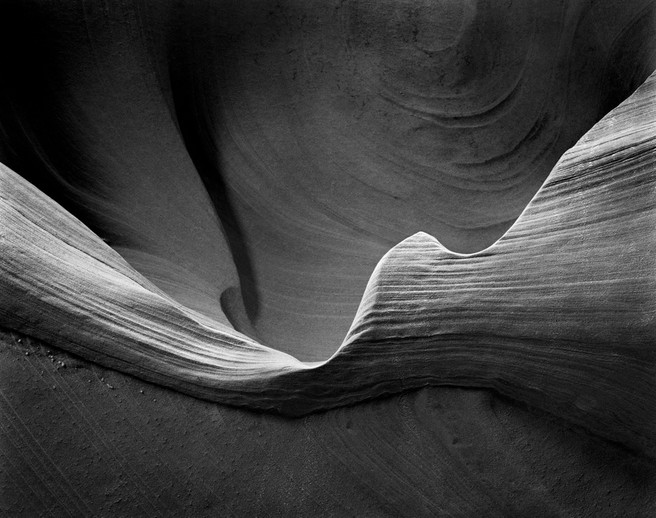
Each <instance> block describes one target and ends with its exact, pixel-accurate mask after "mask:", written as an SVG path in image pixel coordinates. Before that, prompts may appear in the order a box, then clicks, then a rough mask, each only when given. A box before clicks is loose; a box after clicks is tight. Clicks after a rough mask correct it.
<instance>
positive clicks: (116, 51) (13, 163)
mask: <svg viewBox="0 0 656 518" xmlns="http://www.w3.org/2000/svg"><path fill="white" fill-rule="evenodd" d="M655 21H656V8H655V6H654V2H653V0H625V1H623V2H621V3H618V2H617V1H616V0H595V1H594V2H590V1H589V0H567V1H557V2H544V1H541V0H526V1H524V2H497V1H490V0H445V1H434V0H412V1H410V0H349V1H344V0H249V2H248V3H247V5H246V4H245V2H244V1H243V0H195V1H194V2H184V1H181V0H158V1H156V2H154V1H148V2H144V1H142V0H123V1H120V2H103V1H93V0H91V1H90V0H49V1H47V2H46V1H43V0H3V1H2V2H0V44H1V45H3V48H6V49H12V52H5V53H3V54H2V55H1V56H0V67H1V69H2V71H3V73H2V75H1V76H0V135H1V137H0V161H1V162H3V163H5V164H6V165H7V166H8V167H10V168H11V169H13V170H14V171H17V172H18V173H19V174H21V175H22V176H23V177H24V178H26V179H27V180H28V181H30V182H32V183H33V184H34V185H35V186H37V187H38V188H39V189H40V190H42V191H43V192H44V193H46V194H47V195H48V196H50V197H51V198H53V199H54V200H55V201H57V202H58V203H60V204H62V206H63V207H65V208H66V209H67V210H68V211H70V212H71V213H72V214H73V215H75V216H76V217H78V218H79V219H80V220H81V221H83V222H84V223H85V224H86V225H88V226H89V228H90V229H91V230H93V232H95V233H96V234H97V235H98V236H100V237H102V238H103V239H104V240H106V241H107V243H108V244H109V245H110V246H111V247H112V248H114V249H115V250H116V251H118V252H119V254H121V256H122V257H124V258H125V259H126V260H127V261H128V262H129V263H130V264H131V265H132V266H133V267H134V268H135V269H136V270H137V271H138V272H139V273H141V274H142V275H144V277H146V278H147V279H148V280H150V281H152V282H153V283H154V284H155V285H156V286H158V287H159V288H160V289H162V290H164V291H165V292H166V293H167V294H169V295H170V296H171V297H172V298H174V299H175V300H177V301H178V302H180V303H181V304H183V305H185V306H186V307H189V308H191V309H194V310H195V311H198V312H201V313H204V314H205V315H207V316H209V317H210V318H212V319H214V320H216V319H219V320H221V321H222V322H223V323H225V324H231V325H233V326H234V327H235V328H236V329H238V330H239V331H241V332H243V333H244V334H247V335H248V336H250V337H252V338H255V339H257V340H260V341H263V342H265V343H267V344H269V345H270V346H272V347H275V348H276V349H279V350H282V351H284V352H287V353H289V354H292V355H294V356H295V357H297V358H299V359H301V360H304V361H323V360H326V359H327V358H328V357H330V355H332V354H333V353H334V351H335V350H336V349H337V347H338V346H339V344H340V343H341V340H342V339H343V337H344V336H345V334H346V332H347V331H348V329H349V327H350V325H351V320H352V315H353V314H354V313H355V312H356V310H357V308H358V304H359V301H360V299H361V297H362V293H363V291H364V288H365V286H366V284H367V282H368V280H369V276H370V274H371V271H372V270H373V269H374V268H375V266H376V264H377V262H378V260H379V259H380V257H382V256H383V255H384V254H385V253H386V252H387V251H388V250H389V249H390V248H391V247H392V246H394V245H395V244H397V243H398V242H400V241H401V240H403V239H404V238H406V237H407V236H409V235H411V234H413V233H415V232H416V231H417V230H423V231H425V232H427V233H429V234H431V235H433V236H436V237H438V238H439V240H440V241H441V242H442V243H443V244H444V245H445V246H446V247H447V248H449V249H451V250H454V251H457V252H463V253H471V252H474V251H478V250H481V249H483V248H485V247H487V246H489V245H491V244H492V243H494V242H495V241H496V240H497V239H498V238H499V237H500V236H501V235H502V234H503V233H504V232H505V231H506V230H507V229H508V228H509V227H510V225H511V224H512V223H513V221H515V219H516V218H517V216H519V214H520V213H521V211H522V210H523V209H524V207H526V205H527V204H528V203H529V202H530V200H531V199H532V198H533V197H534V195H535V194H536V192H537V190H538V189H539V188H540V186H541V185H542V184H543V182H544V181H545V179H546V178H547V176H548V174H549V173H550V171H551V170H552V169H553V167H554V165H555V164H556V162H557V160H558V159H559V158H560V157H561V156H562V155H563V153H564V152H565V151H566V150H567V149H569V148H571V147H572V146H573V145H574V144H575V143H576V142H577V141H578V140H579V139H580V138H581V137H582V136H583V134H584V133H585V132H586V131H587V130H589V129H590V128H591V127H592V126H593V125H594V124H595V123H596V122H597V121H598V120H599V119H600V118H601V117H602V116H603V115H605V114H606V113H608V112H609V111H610V110H611V109H613V108H614V107H615V106H617V105H618V104H619V103H620V102H621V101H622V100H624V99H626V98H627V97H628V96H629V95H630V94H631V92H633V91H634V90H635V89H636V88H637V87H638V86H639V85H640V84H642V83H643V82H644V81H645V79H646V78H647V77H648V75H649V74H650V73H651V72H652V70H653V69H654V68H656V45H655V44H654V43H655V42H656V23H655Z"/></svg>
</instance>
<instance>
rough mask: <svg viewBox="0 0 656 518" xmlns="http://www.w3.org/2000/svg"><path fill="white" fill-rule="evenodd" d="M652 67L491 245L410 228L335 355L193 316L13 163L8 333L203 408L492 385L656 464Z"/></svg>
mask: <svg viewBox="0 0 656 518" xmlns="http://www.w3.org/2000/svg"><path fill="white" fill-rule="evenodd" d="M655 96H656V74H654V75H652V76H650V78H649V79H648V80H647V81H646V83H645V84H644V85H643V86H641V87H640V88H639V89H638V90H637V91H636V92H635V93H634V94H633V95H632V96H631V97H630V98H629V99H627V100H626V101H625V102H624V103H622V104H621V105H620V106H619V107H618V108H617V109H615V110H613V111H612V112H611V113H609V114H608V115H607V116H606V117H605V118H604V119H602V121H601V122H599V123H598V124H597V125H596V126H595V127H594V128H593V129H592V130H590V131H589V132H588V133H587V134H586V135H585V136H584V137H583V138H582V139H581V140H580V141H579V142H578V144H577V145H576V146H574V147H573V148H572V149H571V150H569V151H568V152H567V153H565V155H564V156H563V157H562V159H561V160H560V161H559V163H558V164H557V166H556V167H555V168H554V170H553V171H552V173H551V174H550V176H549V178H548V180H547V181H546V182H545V184H544V185H543V187H542V188H541V189H540V191H539V192H538V194H537V195H536V196H535V198H534V199H533V200H532V202H531V203H530V204H529V205H528V206H527V208H526V209H525V210H524V212H523V213H522V215H521V216H520V218H519V219H518V220H517V222H516V223H515V224H514V225H513V227H511V229H510V230H509V231H508V232H507V233H506V234H505V235H504V236H503V237H502V238H500V239H499V240H498V241H497V242H496V243H495V244H494V245H492V246H490V247H489V248H487V249H485V250H483V251H481V252H477V253H474V254H469V255H464V254H456V253H453V252H450V251H448V250H446V249H445V248H444V247H443V246H442V245H441V244H440V243H439V242H438V241H437V240H436V239H434V238H433V237H431V236H429V235H427V234H425V233H421V232H420V233H417V234H415V235H413V236H412V237H410V238H408V239H406V240H405V241H403V242H402V243H400V244H399V245H397V246H395V247H394V248H392V249H391V250H390V251H389V252H388V253H387V254H386V255H385V257H383V259H382V260H381V261H380V262H379V264H378V266H377V267H376V269H375V271H374V273H373V275H372V276H371V279H370V282H369V284H368V286H367V289H366V291H365V293H364V296H363V299H362V302H361V304H360V308H359V310H358V312H357V314H356V316H355V319H354V321H353V325H352V326H351V329H350V331H349V333H348V335H347V336H346V338H345V340H344V342H343V344H342V346H341V347H340V348H339V350H338V351H337V352H336V353H335V354H334V355H333V356H332V357H331V358H330V359H329V360H327V361H325V362H320V363H302V362H300V361H298V360H296V359H295V358H294V357H292V356H290V355H288V354H285V353H283V352H280V351H277V350H275V349H272V348H269V347H266V346H265V345H263V344H261V343H258V342H257V341H255V340H253V339H251V338H249V337H247V336H245V335H243V334H242V333H239V332H237V331H235V330H234V329H233V328H231V327H230V326H229V325H228V324H225V323H221V322H219V321H218V320H212V319H210V318H209V317H207V316H205V315H202V314H200V313H198V312H196V311H194V310H192V309H189V308H186V307H185V306H183V305H182V304H180V303H179V302H176V301H175V300H174V299H172V298H171V297H169V296H168V295H167V294H166V293H164V292H163V291H161V290H160V289H158V288H157V287H155V286H154V285H153V284H152V283H151V282H150V281H148V280H146V279H145V278H144V277H143V276H142V275H141V274H139V273H137V272H136V271H135V270H134V269H133V268H132V267H131V266H130V265H129V264H128V263H127V262H126V261H125V260H124V259H123V258H122V257H121V256H120V255H119V254H118V253H116V252H115V251H114V250H112V249H111V248H110V247H109V246H107V244H105V243H104V242H103V241H102V240H101V239H100V238H99V237H97V236H96V235H94V234H93V232H91V231H90V230H89V229H88V228H87V227H85V225H83V224H82V223H81V222H80V221H79V220H77V219H76V218H75V217H73V216H72V215H70V214H69V213H67V212H66V211H65V210H64V209H63V208H62V207H61V206H59V205H58V204H57V203H55V202H54V201H52V200H51V199H49V198H48V197H47V196H45V195H44V194H42V193H41V192H39V191H38V190H37V189H36V188H35V187H33V186H32V185H30V184H29V183H28V182H26V181H25V180H24V179H22V178H21V177H20V176H18V175H17V174H15V173H14V172H12V171H11V170H10V169H8V168H6V167H2V169H1V174H0V186H1V189H0V200H1V205H0V207H1V213H0V214H1V220H2V223H3V226H2V230H1V239H0V245H1V253H0V271H1V272H2V276H1V277H0V325H2V326H5V327H8V328H10V329H14V330H16V331H20V332H24V333H26V334H29V335H32V336H34V337H37V338H40V339H42V340H44V341H46V342H48V343H51V344H53V345H56V346H58V347H61V348H63V349H65V350H67V351H69V352H72V353H75V354H78V355H80V356H82V357H84V358H87V359H90V360H92V361H95V362H98V363H100V364H102V365H105V366H107V367H111V368H115V369H118V370H121V371H124V372H127V373H131V374H134V375H136V376H138V377H140V378H143V379H145V380H148V381H152V382H155V383H159V384H163V385H165V386H169V387H172V388H176V389H178V390H180V391H183V392H186V393H188V394H191V395H193V396H196V397H200V398H205V399H209V400H213V401H217V402H222V403H227V404H232V405H240V406H246V407H249V408H253V409H263V410H272V411H277V412H280V413H283V414H286V415H302V414H306V413H309V412H314V411H318V410H324V409H328V408H332V407H336V406H340V405H345V404H351V403H356V402H358V401H361V400H364V399H368V398H372V397H375V396H379V395H382V394H388V393H394V392H399V391H403V390H407V389H410V388H417V387H421V386H426V385H459V386H465V387H485V388H490V389H494V390H496V391H498V392H500V393H502V394H504V395H507V396H510V397H512V398H514V399H516V400H520V401H524V402H527V403H529V404H531V405H535V406H537V407H540V408H543V409H546V410H548V411H550V412H552V413H553V414H555V415H558V416H561V417H563V418H565V419H567V420H570V421H571V422H574V423H576V424H579V425H581V426H583V427H585V428H587V429H588V430H590V431H592V432H594V433H596V434H598V435H600V436H603V437H605V438H607V439H611V440H614V441H619V442H621V443H623V444H624V445H626V446H628V447H630V448H632V449H635V450H639V451H642V452H645V453H647V454H649V455H651V456H654V455H656V426H655V425H656V417H655V416H656V404H655V402H654V395H655V394H656V368H655V367H656V362H655V360H656V347H655V344H654V340H655V337H656V332H655V325H656V301H655V300H654V297H655V295H654V294H655V293H656V275H655V272H656V269H655V267H656V265H655V264H654V262H655V261H656V235H654V228H655V223H656V221H655V220H656V176H655V174H654V172H655V171H656V168H655V165H656V104H655Z"/></svg>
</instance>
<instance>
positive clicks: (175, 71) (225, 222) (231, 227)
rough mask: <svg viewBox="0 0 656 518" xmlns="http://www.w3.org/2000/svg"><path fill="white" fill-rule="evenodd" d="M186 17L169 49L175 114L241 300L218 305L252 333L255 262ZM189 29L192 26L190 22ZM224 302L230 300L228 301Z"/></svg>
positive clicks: (229, 296)
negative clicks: (219, 229) (226, 248)
mask: <svg viewBox="0 0 656 518" xmlns="http://www.w3.org/2000/svg"><path fill="white" fill-rule="evenodd" d="M184 21H188V20H184V19H183V20H182V22H181V23H180V24H179V25H178V26H177V27H176V28H175V29H174V31H173V32H174V37H173V38H171V41H173V42H174V43H173V44H172V45H170V48H169V77H170V82H171V98H172V102H173V110H174V114H173V115H174V118H175V120H176V122H177V124H178V128H179V130H180V135H181V138H182V140H183V142H184V145H185V147H186V149H187V152H188V153H189V157H190V158H191V160H192V162H193V164H194V167H195V168H196V171H197V172H198V175H199V177H200V178H201V180H202V182H203V184H204V186H205V189H206V190H207V193H208V195H209V196H210V199H211V201H212V204H213V206H214V209H215V210H216V213H217V215H218V217H219V219H220V221H221V224H222V227H223V231H224V234H225V237H226V241H227V242H228V246H229V247H230V251H231V253H232V258H233V261H234V264H235V268H236V269H237V274H238V276H239V283H240V288H241V298H242V299H243V310H245V317H246V318H244V316H243V315H241V314H240V313H241V312H242V304H241V303H237V299H238V297H236V294H235V293H234V292H231V293H230V294H226V293H224V294H223V295H222V296H221V305H222V309H223V311H224V312H225V314H226V316H227V317H228V319H229V320H230V322H231V323H232V324H233V326H235V328H236V329H237V330H239V331H241V332H244V333H246V334H249V335H253V329H252V323H253V322H254V321H255V320H256V319H257V316H258V312H259V306H260V301H259V297H258V292H257V283H256V279H255V274H254V269H253V263H252V260H251V258H250V252H249V250H248V246H247V244H246V240H245V237H244V232H243V230H242V226H241V223H240V222H239V220H238V218H237V215H236V213H235V211H234V208H233V205H232V202H231V200H230V196H229V194H228V189H227V186H226V183H225V181H224V179H223V176H222V174H221V169H220V165H219V163H220V160H219V156H220V150H219V149H218V148H217V146H216V144H215V143H214V142H213V141H212V139H211V135H212V131H211V129H210V127H209V121H208V119H207V111H206V108H204V103H206V102H207V99H205V98H204V96H203V92H202V91H201V87H200V85H199V83H198V82H196V81H195V78H196V74H195V68H194V61H193V59H192V58H193V56H192V54H193V44H190V42H189V37H188V35H187V33H186V31H187V30H189V29H188V24H185V23H184ZM192 27H193V25H192ZM228 301H230V302H229V303H228Z"/></svg>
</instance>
